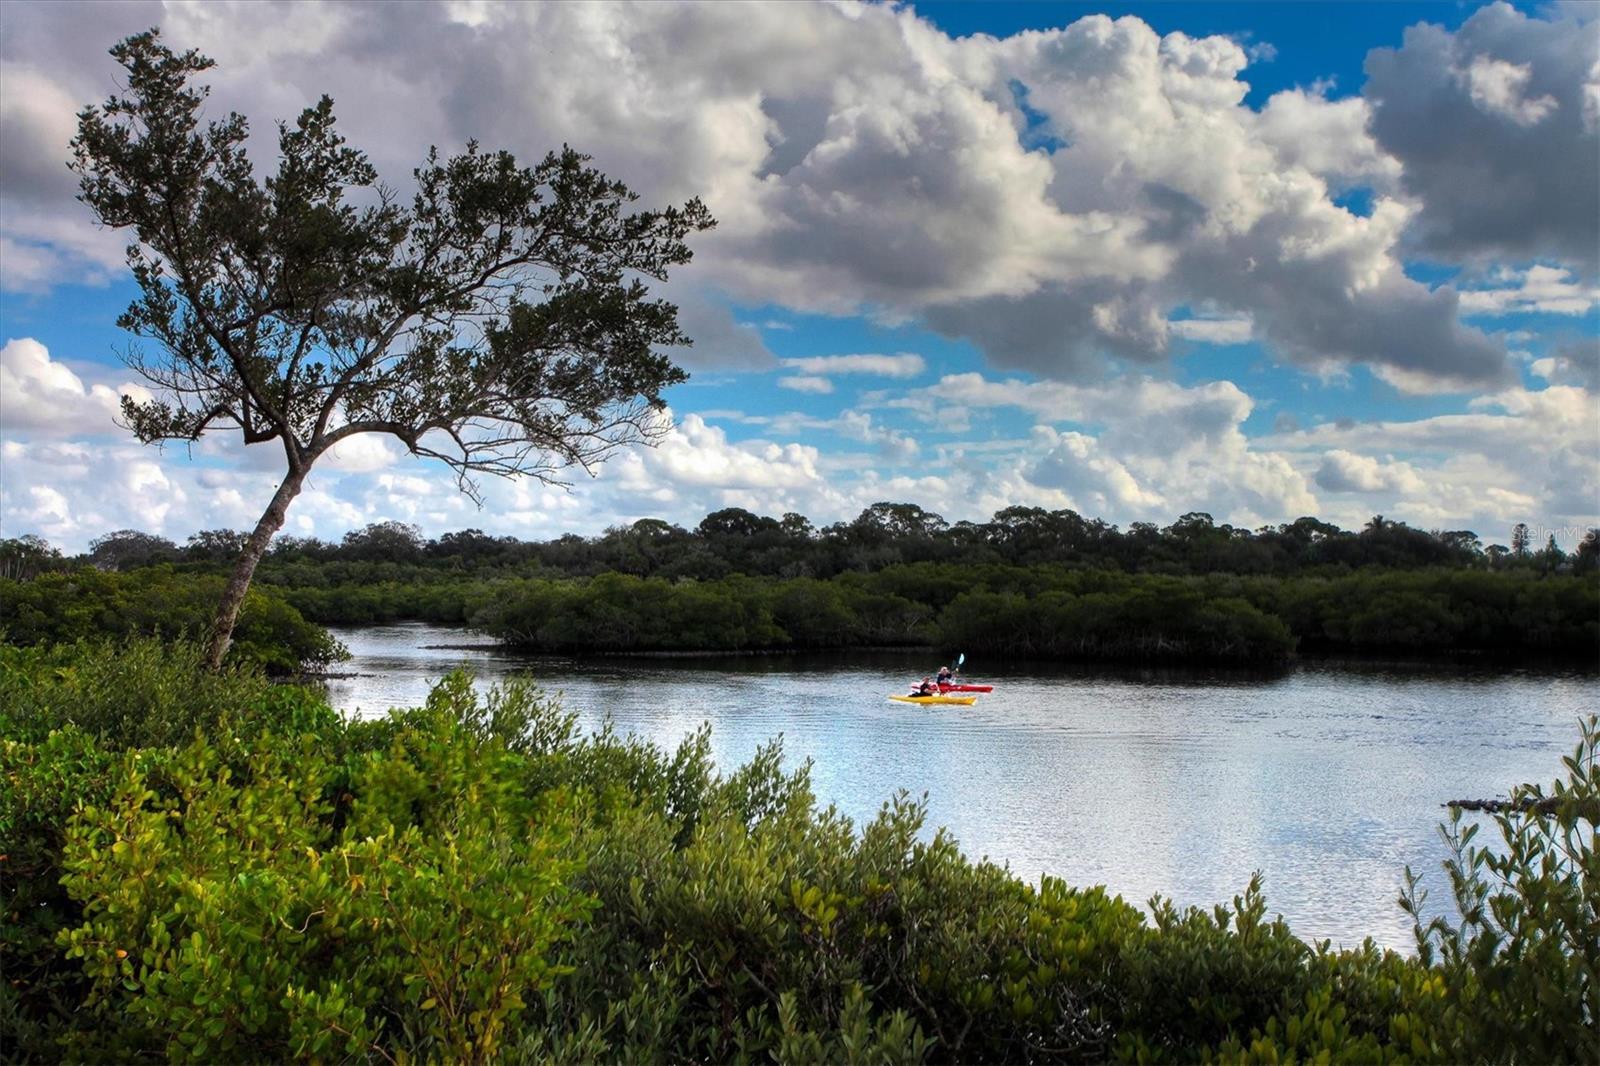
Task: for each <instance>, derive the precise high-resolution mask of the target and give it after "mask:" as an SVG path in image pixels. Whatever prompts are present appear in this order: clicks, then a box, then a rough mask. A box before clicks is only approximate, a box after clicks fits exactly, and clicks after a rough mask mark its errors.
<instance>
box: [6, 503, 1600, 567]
mask: <svg viewBox="0 0 1600 1066" xmlns="http://www.w3.org/2000/svg"><path fill="white" fill-rule="evenodd" d="M246 539H247V538H246V534H245V533H243V532H240V531H237V530H227V529H219V530H202V531H200V532H197V533H194V534H193V535H191V536H190V537H189V538H188V539H187V541H186V542H185V543H184V544H182V545H179V544H177V543H176V542H174V541H172V540H170V539H168V538H166V537H162V536H159V535H156V534H152V533H146V532H141V531H139V530H132V529H124V530H118V531H115V532H112V533H107V534H105V535H104V536H101V537H98V538H96V539H95V540H93V541H91V542H90V545H89V550H88V551H86V552H84V553H82V554H80V555H77V556H71V557H69V556H65V555H63V554H62V553H61V552H60V551H59V550H57V549H55V548H54V547H53V546H51V545H50V544H49V543H48V542H46V541H44V540H43V539H42V538H39V537H37V536H24V537H19V538H14V539H9V540H4V541H0V576H3V577H29V576H32V575H34V574H37V573H40V572H43V571H45V570H50V569H62V568H67V567H71V566H74V565H93V566H96V567H98V568H100V569H106V570H128V569H133V568H137V567H141V566H148V565H151V564H155V563H198V564H213V565H230V564H231V563H232V561H233V559H234V558H235V557H236V556H237V555H238V554H239V552H240V551H241V550H242V549H243V547H244V545H245V542H246ZM1511 541H1512V545H1513V546H1512V547H1506V546H1505V545H1501V544H1496V543H1489V544H1485V543H1484V542H1483V540H1482V539H1481V538H1480V537H1479V536H1478V534H1477V533H1474V532H1472V531H1470V530H1423V529H1417V528H1415V527H1412V526H1409V525H1406V524H1405V523H1404V522H1397V521H1393V520H1390V519H1386V518H1384V517H1383V516H1382V515H1377V516H1374V517H1373V518H1372V520H1371V521H1369V522H1368V523H1366V525H1365V526H1363V527H1362V528H1361V529H1360V530H1346V529H1342V528H1340V527H1339V526H1336V525H1333V524H1332V523H1328V522H1323V521H1321V520H1319V519H1316V518H1310V517H1306V518H1300V519H1297V520H1295V521H1294V522H1286V523H1282V524H1280V525H1276V526H1262V527H1260V528H1258V529H1254V530H1250V529H1245V528H1243V527H1238V526H1233V525H1229V524H1228V523H1218V522H1216V521H1215V520H1214V519H1213V518H1212V517H1211V515H1209V514H1205V513H1203V512H1191V513H1189V514H1185V515H1183V516H1182V517H1180V518H1178V519H1177V520H1176V521H1174V522H1172V523H1171V524H1170V525H1167V526H1164V527H1161V526H1157V525H1155V524H1154V523H1150V522H1135V523H1133V524H1132V525H1130V526H1129V527H1128V528H1127V529H1121V528H1119V527H1118V526H1116V525H1114V524H1111V523H1108V522H1105V521H1103V520H1101V519H1098V518H1085V517H1083V516H1082V515H1079V514H1077V513H1076V512H1074V511H1070V510H1055V511H1047V510H1044V509H1043V508H1038V507H1008V508H1005V509H1004V510H1001V511H997V512H996V513H995V514H994V516H993V517H992V518H991V519H990V520H989V521H987V522H966V521H963V522H954V523H952V522H948V521H946V520H945V519H944V518H943V517H942V516H940V515H938V514H935V513H933V512H930V511H926V510H924V509H923V508H921V507H919V506H918V505H916V504H912V503H887V502H886V503H876V504H873V505H872V506H871V507H868V508H866V509H865V510H863V511H862V512H861V514H859V515H858V516H857V517H856V518H854V519H852V520H851V521H848V522H836V523H833V524H830V525H826V526H821V527H819V526H816V525H814V524H813V523H812V522H811V520H810V519H808V518H806V517H805V516H804V515H800V514H795V513H793V512H790V513H788V514H785V515H783V517H781V518H772V517H770V516H766V515H758V514H755V513H753V512H750V511H747V510H744V509H742V508H737V507H730V508H724V509H722V510H719V511H714V512H712V513H711V514H708V515H707V516H706V517H705V518H704V519H702V520H701V521H700V523H699V524H698V525H696V526H695V527H694V528H692V529H690V528H685V527H684V526H680V525H676V524H673V523H670V522H666V521H663V520H661V519H658V518H644V519H640V520H639V521H637V522H634V523H632V524H630V525H624V526H615V527H613V528H611V529H608V530H606V531H605V532H604V533H601V534H599V535H597V536H589V537H585V536H580V535H578V534H574V533H569V534H565V535H563V536H560V537H556V538H554V539H551V540H546V541H527V540H521V539H518V538H516V537H513V536H508V535H492V534H488V533H485V532H483V531H482V530H478V529H465V530H461V531H459V532H454V533H446V534H443V535H442V536H439V537H433V538H430V537H425V536H423V535H422V533H421V531H420V530H418V529H417V527H415V526H413V525H409V524H407V523H404V522H394V521H389V522H377V523H373V524H371V525H368V526H366V527H364V528H362V529H359V530H351V531H350V532H348V533H346V534H345V535H344V536H343V538H341V539H340V540H337V541H330V540H321V539H318V538H316V537H294V536H285V537H279V538H277V540H276V541H274V542H273V544H272V546H271V548H270V550H269V551H268V553H267V556H266V559H265V561H264V562H263V564H262V567H263V569H262V576H263V578H264V579H265V578H266V577H267V576H268V575H269V574H272V575H275V579H276V580H277V581H278V583H281V584H295V585H300V584H321V583H326V582H327V581H328V580H331V582H332V583H335V584H344V583H348V582H352V581H353V582H357V583H361V582H364V581H366V580H369V579H373V578H376V579H378V580H393V579H398V578H399V577H400V576H401V575H403V574H406V573H409V572H411V571H452V572H468V573H478V574H482V573H486V572H490V571H508V572H519V573H539V572H547V573H550V574H552V575H555V574H560V575H564V576H568V577H592V576H595V575H597V574H603V573H621V574H633V575H635V576H638V577H662V578H667V579H679V578H693V579H698V580H706V579H714V578H720V577H726V576H728V575H731V574H749V575H753V576H765V577H816V578H831V577H835V576H837V575H839V574H842V573H846V572H873V571H876V570H882V569H885V568H887V567H891V566H895V565H899V564H905V563H923V562H930V563H932V562H960V563H967V564H974V563H975V564H987V563H1009V564H1013V565H1019V566H1030V565H1035V564H1041V563H1059V564H1065V565H1070V566H1076V567H1080V568H1083V569H1102V570H1120V571H1124V572H1142V573H1170V574H1212V573H1231V574H1277V575H1287V574H1295V573H1302V572H1307V571H1311V572H1325V571H1330V570H1356V569H1367V568H1382V569H1422V568H1428V567H1445V568H1450V569H1482V570H1531V571H1534V572H1539V573H1555V572H1563V573H1564V572H1573V573H1580V574H1581V573H1594V572H1596V571H1597V570H1600V530H1595V529H1591V530H1589V531H1588V534H1587V536H1585V537H1584V539H1583V541H1582V542H1581V543H1580V544H1579V545H1578V547H1577V548H1576V549H1575V550H1574V551H1573V552H1571V553H1568V552H1565V551H1563V550H1562V549H1561V547H1560V546H1559V545H1557V544H1556V542H1555V537H1554V535H1549V536H1548V537H1547V538H1546V542H1545V544H1544V546H1543V547H1542V548H1538V549H1535V548H1534V547H1533V543H1532V535H1531V532H1530V531H1529V530H1528V527H1527V526H1526V525H1525V524H1519V526H1517V527H1516V528H1514V529H1513V530H1512V536H1511ZM319 570H323V571H325V573H326V574H327V579H322V578H319V577H318V576H317V574H316V572H317V571H319ZM380 575H381V576H380Z"/></svg>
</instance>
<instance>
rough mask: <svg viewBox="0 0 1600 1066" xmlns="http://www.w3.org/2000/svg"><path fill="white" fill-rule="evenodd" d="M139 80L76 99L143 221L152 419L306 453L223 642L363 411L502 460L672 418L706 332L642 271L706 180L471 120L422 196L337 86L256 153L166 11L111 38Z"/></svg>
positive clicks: (141, 434)
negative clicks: (618, 171) (359, 137)
mask: <svg viewBox="0 0 1600 1066" xmlns="http://www.w3.org/2000/svg"><path fill="white" fill-rule="evenodd" d="M111 54H112V55H113V56H114V57H116V59H117V60H118V61H119V62H120V63H121V64H122V65H123V67H124V68H125V70H126V72H127V87H126V90H125V92H124V94H121V95H113V96H111V97H110V98H109V99H107V100H106V102H105V103H104V105H102V106H100V107H89V108H86V109H85V110H84V111H83V112H81V113H80V115H79V118H78V134H77V137H76V138H75V139H74V140H73V142H72V150H73V159H72V163H71V165H72V167H73V169H74V170H75V171H76V173H77V174H78V176H79V180H80V199H82V200H83V202H84V203H85V204H87V205H88V206H89V208H90V209H91V210H92V211H93V212H94V214H95V217H96V218H97V219H98V220H99V221H100V222H101V223H103V224H104V225H107V226H110V227H113V228H116V229H126V230H129V231H131V234H132V237H133V240H132V242H131V243H130V245H129V248H128V266H129V268H130V270H131V271H132V274H133V277H134V280H135V282H136V283H137V286H138V290H139V295H138V298H137V299H135V300H134V301H133V303H132V304H131V305H130V306H129V308H128V310H127V311H126V312H125V313H124V314H123V315H122V316H121V317H120V318H119V320H118V324H119V325H120V326H121V327H122V328H123V329H126V330H128V331H129V332H131V333H133V334H134V335H135V336H137V337H139V338H140V339H141V340H142V341H144V342H146V344H145V345H135V346H132V347H130V349H129V350H128V352H127V356H126V358H127V361H128V363H129V365H130V366H132V368H133V369H134V370H136V371H137V372H138V373H139V374H140V375H141V376H142V377H143V378H144V379H145V380H146V381H148V382H149V383H150V384H152V385H153V386H155V389H156V395H155V396H154V397H153V398H151V399H148V400H136V399H134V398H132V397H125V398H124V399H123V405H122V411H123V416H124V418H125V419H126V422H127V425H128V426H129V428H130V429H132V431H133V432H134V434H135V435H136V436H137V437H138V438H139V439H140V440H141V441H144V442H146V443H152V442H161V441H168V440H184V441H192V440H196V439H198V438H199V437H200V436H201V435H203V434H205V433H207V432H209V431H213V430H218V429H228V430H230V431H234V432H238V433H239V434H240V437H241V439H242V440H243V442H244V443H245V444H247V445H250V444H261V443H267V442H275V443H276V444H277V445H278V446H280V447H281V448H282V449H283V453H284V461H285V476H284V479H283V482H282V484H281V485H280V487H279V489H278V492H277V493H276V494H275V495H274V497H273V499H272V501H271V503H270V504H269V506H268V507H267V510H266V512H265V513H264V514H263V515H262V518H261V521H260V522H259V523H258V525H257V527H256V529H255V530H254V531H253V532H252V533H251V535H250V536H249V538H248V539H247V541H246V543H245V545H244V548H243V550H242V551H241V553H240V557H239V565H238V567H237V568H236V570H235V574H234V580H233V581H232V582H230V584H229V586H228V591H227V593H226V594H225V596H224V599H223V603H222V605H221V607H220V609H219V613H218V619H217V625H216V632H215V633H214V636H213V647H212V658H213V661H215V662H220V659H221V655H222V653H223V652H224V651H225V650H226V645H227V640H228V633H229V631H230V630H231V628H232V621H233V618H234V617H235V616H236V614H237V610H238V605H239V603H240V602H242V599H243V596H244V591H245V589H246V588H247V587H248V585H249V580H250V576H251V573H252V572H253V570H254V567H255V564H256V562H257V561H258V560H259V559H260V557H261V554H262V553H263V552H264V551H265V549H266V546H267V542H268V541H269V540H270V539H271V537H272V535H273V534H274V533H275V532H277V530H278V529H279V528H280V527H281V526H282V524H283V520H284V515H285V513H286V511H287V508H288V506H289V503H290V502H291V501H292V500H293V499H294V497H295V496H296V495H297V494H298V493H299V491H300V488H301V486H302V484H303V482H304V479H305V477H306V474H307V473H308V472H309V471H310V469H311V467H312V465H313V464H314V463H315V462H316V461H317V459H318V458H320V457H321V456H322V455H324V454H326V453H327V451H328V450H329V449H330V448H332V447H334V446H335V445H337V444H338V443H339V442H340V441H343V440H346V439H348V438H350V437H352V436H355V435H356V434H360V433H380V434H386V435H388V436H391V437H393V438H395V439H397V440H399V441H400V442H401V443H402V444H403V445H405V447H406V448H407V449H408V450H409V451H410V452H411V453H412V454H414V455H418V456H424V457H428V458H432V459H437V460H439V461H441V462H443V463H446V464H447V465H449V466H450V468H451V469H453V470H454V471H455V472H456V474H457V476H458V483H459V485H460V487H461V488H462V489H463V490H464V491H466V492H468V493H469V494H472V495H474V497H475V498H476V497H477V493H478V482H477V480H476V478H477V477H478V476H480V475H483V474H493V475H499V476H505V477H516V476H529V477H534V478H537V479H540V480H546V481H550V480H555V479H556V478H557V477H558V476H559V475H560V473H561V472H562V471H564V470H567V469H570V468H573V467H577V468H580V469H584V470H592V469H593V467H594V465H595V464H597V463H599V462H601V461H603V460H604V459H605V458H606V457H607V456H608V455H609V454H611V453H612V452H613V451H614V450H616V449H617V448H620V447H623V446H626V445H630V444H634V443H640V442H649V441H651V440H653V439H654V438H656V437H657V436H658V435H659V434H660V433H662V432H664V430H665V428H666V426H665V423H664V420H663V419H662V418H661V417H660V412H661V410H662V408H663V407H664V403H663V400H662V398H661V393H662V390H663V389H665V388H666V387H668V386H670V385H673V384H675V383H678V382H681V381H683V380H684V379H685V377H686V375H685V374H684V373H683V371H682V370H680V369H679V368H678V367H676V366H675V365H674V364H673V363H672V361H671V360H670V359H669V358H668V356H667V355H665V354H663V353H662V352H661V351H659V350H658V349H659V348H661V347H672V346H679V345H684V344H687V343H689V338H687V337H686V336H684V334H683V333H682V331H681V330H680V329H679V328H678V322H677V308H676V307H675V306H674V305H672V304H671V303H669V302H667V301H665V300H661V299H655V298H652V297H651V295H650V290H649V288H648V286H647V285H646V280H648V279H655V280H660V279H664V278H665V277H666V275H667V271H668V268H669V267H671V266H674V265H676V264H681V263H684V262H687V261H688V259H689V258H690V251H689V248H688V246H687V244H686V243H685V238H687V237H688V236H689V235H690V234H691V233H694V232H697V231H700V230H704V229H707V228H709V227H710V226H712V225H713V224H714V223H713V220H712V219H711V217H710V215H709V213H708V212H707V211H706V209H705V207H704V205H702V204H701V203H700V202H699V201H698V200H690V201H689V202H688V203H686V204H684V205H682V206H681V207H667V208H664V209H661V210H634V209H633V208H632V206H631V205H632V204H633V203H634V201H635V200H636V196H635V194H634V193H632V192H631V191H630V190H629V189H628V188H627V187H626V186H625V185H623V184H622V183H621V182H618V181H614V180H612V179H610V178H608V177H606V176H605V175H604V174H602V173H601V172H600V171H599V170H597V169H595V168H593V167H591V166H589V158H588V157H587V156H584V155H582V154H581V153H579V152H577V151H575V150H573V149H572V148H570V147H566V148H563V149H562V150H561V151H559V152H551V153H550V154H549V155H547V156H546V157H545V158H544V159H543V160H541V161H540V162H538V163H536V164H535V165H533V166H532V167H524V166H521V165H519V164H518V163H517V161H516V160H515V158H513V156H512V155H511V154H510V153H508V152H504V151H485V150H483V149H482V148H480V147H479V146H478V145H477V144H476V143H469V144H468V145H467V146H466V148H465V150H464V151H462V152H460V153H459V154H456V155H454V156H452V157H449V158H443V157H441V156H440V154H439V152H438V151H437V150H430V151H429V153H428V155H427V157H426V159H425V161H424V162H423V164H422V165H421V166H420V167H419V168H417V170H416V171H415V172H414V186H415V190H414V193H413V194H412V195H411V197H410V200H409V203H405V202H403V200H402V197H401V196H400V194H399V193H397V192H396V191H395V190H394V189H392V188H390V187H389V186H386V185H383V184H381V183H380V182H379V180H378V175H377V173H376V171H375V169H374V168H373V166H372V165H371V163H370V162H369V161H368V160H367V157H366V156H365V155H364V154H363V153H362V152H360V151H359V150H357V149H355V148H353V147H350V146H349V145H347V144H346V143H345V140H344V138H343V136H342V135H341V134H340V133H339V131H338V129H337V127H336V124H335V121H334V112H333V102H332V100H331V99H329V98H328V97H323V98H322V99H321V100H319V101H318V102H317V103H316V104H314V105H312V106H310V107H307V108H306V109H305V110H304V111H302V112H301V114H300V116H299V118H298V119H297V120H296V121H294V122H293V123H283V124H280V126H279V131H278V162H277V167H276V169H275V171H274V172H273V173H271V174H270V175H268V176H266V177H265V178H260V177H258V176H257V173H256V169H255V166H254V164H253V163H252V161H251V160H250V158H249V157H248V156H247V154H246V141H247V139H248V135H249V124H248V122H247V120H246V119H245V118H244V116H242V115H239V114H234V113H230V114H228V115H227V116H225V117H222V118H219V119H210V120H208V119H206V117H205V116H204V114H203V112H204V104H205V101H206V97H207V94H208V91H209V90H208V89H207V88H206V87H204V86H201V85H197V84H195V81H194V79H195V78H196V77H197V76H198V75H201V74H203V73H204V72H205V71H207V70H209V69H211V68H212V66H213V65H214V64H213V62H212V60H210V59H208V58H206V57H205V56H202V55H200V54H199V53H198V52H195V51H188V52H183V53H177V52H174V51H172V50H171V49H170V48H168V47H167V46H166V45H164V44H163V43H162V41H161V38H160V34H159V31H157V30H150V31H147V32H145V33H141V34H137V35H135V36H133V37H129V38H128V39H127V40H125V41H123V42H121V43H120V44H118V45H117V46H116V47H114V48H113V49H112V50H111Z"/></svg>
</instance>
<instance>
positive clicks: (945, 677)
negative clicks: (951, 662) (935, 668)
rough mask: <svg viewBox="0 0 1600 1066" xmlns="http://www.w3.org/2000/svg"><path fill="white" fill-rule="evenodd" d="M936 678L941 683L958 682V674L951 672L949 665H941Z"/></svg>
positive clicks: (951, 683) (950, 683)
mask: <svg viewBox="0 0 1600 1066" xmlns="http://www.w3.org/2000/svg"><path fill="white" fill-rule="evenodd" d="M936 680H937V682H938V683H939V684H941V685H953V684H955V683H956V675H955V674H953V673H951V672H950V668H949V667H948V666H941V667H939V676H938V678H936Z"/></svg>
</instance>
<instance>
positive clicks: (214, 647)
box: [206, 470, 306, 671]
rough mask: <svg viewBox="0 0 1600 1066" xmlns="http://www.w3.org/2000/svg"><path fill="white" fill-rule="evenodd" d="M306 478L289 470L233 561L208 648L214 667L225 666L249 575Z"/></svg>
mask: <svg viewBox="0 0 1600 1066" xmlns="http://www.w3.org/2000/svg"><path fill="white" fill-rule="evenodd" d="M305 479H306V472H305V471H304V470H291V471H289V473H288V475H287V476H286V477H285V478H284V479H283V483H282V484H281V485H279V486H278V491H277V492H275V493H273V496H272V502H271V503H269V504H268V505H267V509H266V511H265V512H264V513H263V514H262V515H261V521H259V522H257V523H256V528H255V532H253V533H251V534H250V539H249V540H247V541H245V542H244V550H243V551H242V552H240V553H239V561H238V562H236V563H234V564H233V576H232V577H230V578H228V587H227V588H225V589H223V590H222V602H221V603H220V604H218V605H217V618H216V621H215V622H213V623H212V624H211V644H210V647H208V648H207V649H206V666H207V667H208V668H209V669H211V670H212V671H216V670H220V669H221V668H222V658H223V656H225V655H227V654H228V645H230V644H232V643H233V627H234V625H235V623H237V622H238V621H239V608H241V607H243V606H244V594H245V593H246V592H249V591H250V579H251V578H252V577H254V576H255V572H256V564H257V563H259V562H260V561H261V557H262V556H263V555H265V554H266V553H267V544H268V543H270V542H271V540H272V535H273V534H274V533H276V532H278V530H280V529H282V528H283V519H284V516H285V515H287V514H288V513H289V502H290V501H291V500H293V499H294V498H295V497H296V496H298V495H300V486H301V484H302V483H303V482H304V481H305Z"/></svg>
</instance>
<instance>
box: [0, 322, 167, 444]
mask: <svg viewBox="0 0 1600 1066" xmlns="http://www.w3.org/2000/svg"><path fill="white" fill-rule="evenodd" d="M102 369H103V370H104V371H105V372H106V373H107V374H109V372H110V369H111V368H109V367H107V368H102ZM119 392H128V393H133V394H134V395H137V396H139V397H141V398H148V396H149V393H148V392H147V391H145V390H143V389H140V388H139V387H137V386H133V385H124V386H122V387H121V388H120V389H112V388H111V387H110V386H107V385H104V384H100V383H93V384H86V383H85V382H84V380H83V378H81V377H79V376H78V374H77V373H75V372H74V371H73V370H72V369H71V368H70V367H68V366H66V365H65V364H63V363H60V362H57V361H56V360H53V359H51V358H50V352H49V350H48V349H47V348H45V346H44V345H42V344H40V343H39V342H38V341H36V340H34V339H32V338H31V337H22V338H17V339H14V340H9V341H7V342H6V344H5V347H3V348H0V433H4V434H5V435H6V436H7V437H15V436H18V435H21V436H26V437H28V438H30V439H31V438H44V437H49V438H55V439H62V438H68V437H83V436H85V435H95V434H102V433H103V434H107V435H110V434H121V433H125V432H126V431H125V430H123V429H121V428H119V427H118V426H117V423H116V418H117V416H118V412H119V410H120V400H119V398H118V395H119Z"/></svg>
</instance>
